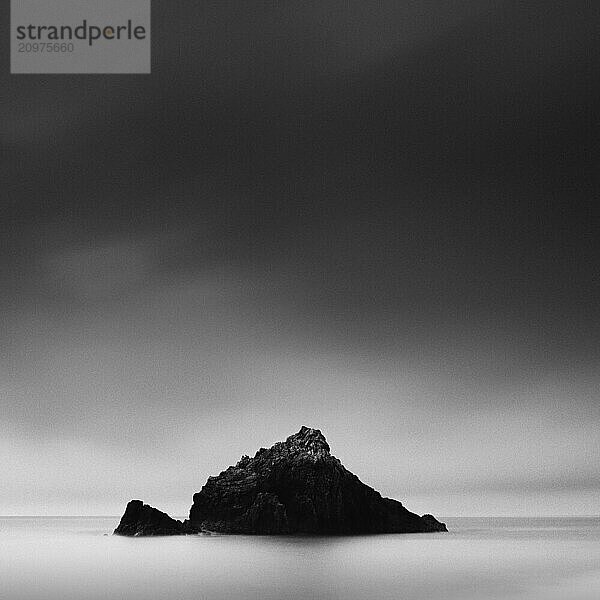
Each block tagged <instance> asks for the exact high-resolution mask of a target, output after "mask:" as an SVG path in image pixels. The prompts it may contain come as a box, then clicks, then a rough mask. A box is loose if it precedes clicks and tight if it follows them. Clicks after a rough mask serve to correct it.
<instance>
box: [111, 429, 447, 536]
mask: <svg viewBox="0 0 600 600" xmlns="http://www.w3.org/2000/svg"><path fill="white" fill-rule="evenodd" d="M133 502H139V505H140V506H137V505H136V506H135V507H133V508H131V510H130V506H131V504H132V503H131V502H130V503H129V505H128V507H127V511H126V512H125V515H123V519H122V520H121V524H120V525H119V527H118V528H117V529H116V530H115V533H118V534H121V535H166V534H168V533H167V530H168V529H171V530H172V531H173V533H193V532H199V531H214V532H221V533H244V534H290V533H313V534H358V533H420V532H434V531H446V526H445V525H444V524H443V523H440V522H439V521H437V520H436V519H435V518H434V517H433V516H431V515H424V516H423V517H420V516H419V515H416V514H414V513H411V512H410V511H408V510H407V509H406V508H404V507H403V506H402V504H401V503H400V502H398V501H397V500H391V499H389V498H382V496H381V495H380V494H379V492H376V491H375V490H374V489H373V488H371V487H369V486H367V485H365V484H364V483H362V482H361V481H360V480H359V479H358V477H356V475H353V474H352V473H350V471H348V470H347V469H345V468H344V466H343V465H342V464H341V462H340V461H339V460H338V459H337V458H335V457H334V456H332V455H331V454H330V449H329V445H328V444H327V441H326V440H325V438H324V436H323V434H322V433H321V432H320V431H319V430H318V429H311V428H309V427H302V428H301V429H300V431H299V432H298V433H296V434H294V435H291V436H290V437H288V438H287V440H286V441H285V442H278V443H277V444H275V445H274V446H272V447H271V448H269V449H266V448H261V449H260V450H259V451H258V452H257V453H256V455H255V456H254V457H253V458H250V457H248V456H243V457H242V458H241V460H240V461H239V462H238V464H237V465H235V466H232V467H229V468H228V469H227V470H226V471H223V472H222V473H221V474H220V475H218V476H216V477H209V478H208V481H207V482H206V484H205V485H204V487H203V488H202V489H201V490H200V491H199V492H198V493H197V494H195V495H194V503H193V505H192V508H191V509H190V515H189V521H185V522H184V523H181V522H180V521H174V520H173V519H170V517H168V516H167V515H165V514H164V513H161V512H159V511H156V509H152V508H150V507H146V506H145V505H142V503H141V502H140V501H139V500H138V501H133ZM146 509H149V510H150V511H155V512H153V513H150V512H148V511H147V510H146ZM128 511H130V513H131V514H130V516H129V518H127V519H126V517H127V513H128ZM157 515H160V520H159V519H158V516H157ZM165 517H166V519H168V521H166V520H164V518H165ZM124 521H125V525H124ZM155 523H156V524H155ZM130 531H134V533H130ZM150 532H152V533H150Z"/></svg>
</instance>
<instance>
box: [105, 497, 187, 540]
mask: <svg viewBox="0 0 600 600" xmlns="http://www.w3.org/2000/svg"><path fill="white" fill-rule="evenodd" d="M114 533H115V534H116V535H125V536H136V537H137V536H150V535H185V534H186V533H187V531H186V527H185V524H184V523H182V522H181V521H177V520H176V519H172V518H171V517H170V516H169V515H168V514H166V513H164V512H161V511H160V510H157V509H156V508H153V507H152V506H148V505H147V504H144V503H143V502H142V501H141V500H131V501H130V502H129V503H128V504H127V508H126V509H125V513H124V514H123V516H122V517H121V522H120V523H119V526H118V527H117V528H116V529H115V531H114Z"/></svg>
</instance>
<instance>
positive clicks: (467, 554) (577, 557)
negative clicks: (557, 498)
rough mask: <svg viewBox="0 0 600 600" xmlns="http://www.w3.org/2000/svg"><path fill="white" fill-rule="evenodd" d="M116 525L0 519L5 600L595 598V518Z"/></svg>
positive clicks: (598, 561)
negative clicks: (358, 528) (141, 532)
mask: <svg viewBox="0 0 600 600" xmlns="http://www.w3.org/2000/svg"><path fill="white" fill-rule="evenodd" d="M118 521H119V519H118V517H113V518H106V517H102V518H98V517H90V518H79V517H72V518H71V517H69V518H66V517H57V518H47V517H37V518H31V517H0V598H2V599H3V600H19V599H26V600H34V599H40V600H53V599H55V598H56V599H59V598H60V599H64V600H69V599H77V600H93V599H96V598H98V599H99V598H102V599H104V600H112V599H123V600H126V599H130V598H131V599H135V600H137V599H140V600H142V599H144V600H150V599H158V598H160V599H171V598H172V599H177V600H187V599H190V600H191V599H194V600H199V599H202V598H207V599H213V598H215V599H217V598H218V599H220V598H223V599H232V598H257V599H261V600H262V599H271V598H272V599H278V600H279V599H285V598H302V599H306V598H314V599H328V598H340V599H342V598H343V599H346V600H347V599H350V600H352V599H355V598H356V599H359V598H360V599H363V598H364V599H378V598H394V599H399V600H412V599H419V600H420V599H427V600H438V599H439V600H442V599H443V600H453V599H456V600H468V599H473V600H488V599H511V600H513V599H515V600H516V599H520V600H524V599H528V600H529V599H535V600H537V599H539V600H598V599H600V517H599V518H544V519H517V518H514V519H513V518H511V519H506V518H489V519H488V518H447V519H445V521H446V523H447V525H448V528H449V530H450V533H447V534H421V535H379V536H356V537H334V538H325V537H246V536H204V535H200V536H189V537H173V538H146V539H141V538H136V539H127V538H121V537H116V536H112V535H109V536H105V535H104V534H106V533H111V532H112V530H113V529H114V527H116V525H117V523H118Z"/></svg>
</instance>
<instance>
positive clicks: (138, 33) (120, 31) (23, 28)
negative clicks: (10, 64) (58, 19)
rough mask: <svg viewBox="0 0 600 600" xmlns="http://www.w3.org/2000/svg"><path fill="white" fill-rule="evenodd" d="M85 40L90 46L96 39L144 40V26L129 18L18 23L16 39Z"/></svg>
mask: <svg viewBox="0 0 600 600" xmlns="http://www.w3.org/2000/svg"><path fill="white" fill-rule="evenodd" d="M73 39H75V40H87V42H88V44H89V45H90V46H92V45H93V44H94V42H95V41H96V40H100V39H104V40H121V39H124V40H133V39H136V40H145V39H146V28H145V27H144V26H143V25H136V26H134V25H133V23H132V22H131V19H129V20H128V21H127V24H125V25H104V26H102V27H98V26H97V25H88V22H87V20H86V19H84V20H83V23H82V24H81V25H79V26H77V27H72V26H71V25H31V24H29V25H18V26H17V40H32V41H33V40H37V41H48V42H52V41H57V40H60V41H61V42H62V41H65V40H73Z"/></svg>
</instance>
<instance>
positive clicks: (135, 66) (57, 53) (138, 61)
mask: <svg viewBox="0 0 600 600" xmlns="http://www.w3.org/2000/svg"><path fill="white" fill-rule="evenodd" d="M11 73H16V74H18V73H31V74H35V73H59V74H60V73H108V74H110V73H150V0H11Z"/></svg>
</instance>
